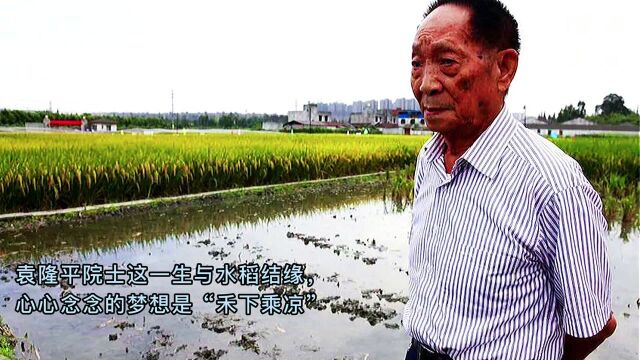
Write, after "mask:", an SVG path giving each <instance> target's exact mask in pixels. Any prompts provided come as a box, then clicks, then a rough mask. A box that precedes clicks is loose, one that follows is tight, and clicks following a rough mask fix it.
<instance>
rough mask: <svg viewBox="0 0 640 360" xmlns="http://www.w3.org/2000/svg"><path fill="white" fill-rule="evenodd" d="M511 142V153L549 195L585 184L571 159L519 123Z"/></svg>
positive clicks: (579, 170) (580, 168)
mask: <svg viewBox="0 0 640 360" xmlns="http://www.w3.org/2000/svg"><path fill="white" fill-rule="evenodd" d="M512 140H513V141H512V142H511V149H512V151H513V152H514V153H515V154H516V155H517V156H519V157H520V158H521V159H522V160H523V161H525V162H526V163H527V164H528V165H529V166H528V168H529V169H530V170H531V171H532V174H531V175H532V179H533V178H537V180H538V181H541V182H542V183H543V184H544V185H546V186H548V187H549V188H550V189H549V190H551V191H552V192H559V191H562V190H565V189H568V188H571V187H574V186H578V185H585V183H586V184H588V181H587V179H586V178H585V176H584V174H583V172H582V167H580V164H578V162H577V161H576V160H575V159H574V158H572V157H571V156H569V155H568V154H566V153H565V152H564V151H562V150H561V149H560V148H559V147H558V146H557V145H555V144H554V143H552V142H551V141H549V140H547V139H545V138H544V137H542V136H540V135H538V134H537V133H535V132H534V131H532V130H529V129H527V128H525V127H524V126H523V125H522V124H520V126H518V127H517V129H516V131H515V134H514V136H513V139H512Z"/></svg>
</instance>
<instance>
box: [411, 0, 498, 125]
mask: <svg viewBox="0 0 640 360" xmlns="http://www.w3.org/2000/svg"><path fill="white" fill-rule="evenodd" d="M470 15H471V13H470V10H468V9H466V8H464V7H460V6H456V5H443V6H440V7H438V8H436V9H435V10H434V11H433V12H432V13H430V14H429V16H427V17H426V18H425V19H424V20H423V22H422V24H420V27H419V28H418V31H417V33H416V36H415V39H414V42H413V54H412V60H411V64H412V70H411V88H412V90H413V94H414V95H415V97H416V99H417V100H418V103H419V104H420V108H421V109H422V112H423V113H424V117H425V120H426V123H427V126H428V128H429V129H430V130H432V131H437V132H440V133H443V135H455V136H463V135H464V134H465V133H466V132H467V131H471V129H473V128H477V127H481V126H482V124H483V123H485V122H486V121H487V119H488V118H489V117H491V116H493V115H495V114H492V113H491V111H493V109H495V108H496V104H498V105H497V106H498V108H497V109H498V110H500V108H499V104H501V102H502V95H501V94H500V93H499V92H498V90H497V76H498V75H497V73H496V70H495V67H494V66H493V64H495V63H494V62H493V61H494V59H495V54H496V51H495V50H494V51H491V50H488V49H485V48H484V47H483V46H482V45H480V44H477V43H476V42H475V41H474V40H473V39H472V38H471V25H470V21H469V20H470Z"/></svg>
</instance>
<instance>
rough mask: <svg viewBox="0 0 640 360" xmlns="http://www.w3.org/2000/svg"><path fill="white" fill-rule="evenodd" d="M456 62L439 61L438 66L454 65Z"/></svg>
mask: <svg viewBox="0 0 640 360" xmlns="http://www.w3.org/2000/svg"><path fill="white" fill-rule="evenodd" d="M455 63H456V62H455V60H453V59H442V60H440V65H444V66H451V65H454V64H455Z"/></svg>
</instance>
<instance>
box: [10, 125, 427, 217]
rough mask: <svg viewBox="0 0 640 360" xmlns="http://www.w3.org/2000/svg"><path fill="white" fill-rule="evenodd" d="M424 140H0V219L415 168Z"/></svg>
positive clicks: (100, 137)
mask: <svg viewBox="0 0 640 360" xmlns="http://www.w3.org/2000/svg"><path fill="white" fill-rule="evenodd" d="M425 141H426V138H425V137H406V136H356V135H342V134H324V135H318V134H293V135H292V134H242V135H238V134H207V135H200V134H184V135H182V134H180V135H176V134H162V135H160V134H156V135H153V136H143V135H133V134H19V133H13V134H0V212H12V211H31V210H44V209H56V208H66V207H73V206H82V205H88V204H100V203H110V202H118V201H127V200H135V199H143V198H154V197H160V196H173V195H182V194H189V193H197V192H203V191H212V190H222V189H229V188H237V187H244V186H253V185H267V184H277V183H284V182H293V181H300V180H313V179H324V178H332V177H339V176H346V175H358V174H363V173H371V172H378V171H384V170H387V169H398V168H402V167H404V166H406V165H408V164H410V163H413V162H415V158H416V155H417V151H418V150H419V148H420V146H421V145H422V144H423V143H424V142H425Z"/></svg>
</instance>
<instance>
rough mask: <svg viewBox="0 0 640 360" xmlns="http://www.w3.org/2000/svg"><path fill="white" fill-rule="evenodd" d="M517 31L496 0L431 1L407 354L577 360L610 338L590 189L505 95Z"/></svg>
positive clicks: (415, 68)
mask: <svg viewBox="0 0 640 360" xmlns="http://www.w3.org/2000/svg"><path fill="white" fill-rule="evenodd" d="M519 48H520V40H519V35H518V24H517V22H516V21H515V19H514V18H513V16H512V15H511V14H510V13H509V11H508V10H507V9H506V8H505V7H504V5H502V4H501V3H500V2H499V1H497V0H478V1H473V0H467V1H455V0H438V1H436V2H435V3H434V4H432V5H431V6H430V7H429V9H428V11H427V12H426V14H425V18H424V20H423V22H422V24H420V26H419V28H418V30H417V34H416V36H415V40H414V42H413V55H412V61H411V63H412V73H411V86H412V89H413V93H414V95H415V97H416V99H417V100H418V102H419V104H420V107H421V109H422V111H423V112H424V116H425V119H426V122H427V125H428V127H429V129H431V130H432V131H434V132H435V134H434V136H433V137H432V138H431V139H430V140H429V141H428V142H427V143H426V144H425V145H424V147H423V148H422V149H421V151H420V154H419V156H418V160H417V165H416V173H415V189H414V207H413V217H412V225H411V233H410V238H409V301H408V303H407V304H406V306H405V310H404V314H403V326H404V327H405V329H406V331H407V333H408V334H409V336H411V338H412V344H411V347H410V348H409V350H408V351H407V354H406V358H407V359H422V360H424V359H449V358H453V359H583V358H585V357H586V356H587V355H588V354H589V353H590V352H592V351H593V350H594V349H595V348H596V347H598V346H599V345H600V344H601V343H602V342H603V341H604V340H605V339H606V338H607V337H608V336H610V335H611V334H612V333H613V331H614V330H615V326H616V322H615V319H614V317H613V315H612V312H611V301H610V284H609V282H610V272H609V266H608V259H607V249H606V244H605V238H606V232H607V224H606V220H605V219H604V217H603V216H602V213H601V209H602V204H601V201H600V198H599V196H598V194H597V193H596V192H595V191H594V189H593V187H592V186H591V185H590V184H589V182H588V181H587V179H586V178H585V177H584V175H583V174H582V170H581V168H580V166H579V165H578V163H577V162H576V161H575V160H573V159H572V158H570V157H569V156H567V155H566V154H564V153H563V152H562V151H561V150H559V149H558V148H557V147H556V146H554V145H553V144H552V143H550V142H549V141H547V140H545V139H543V138H542V137H540V136H538V135H536V134H535V133H533V132H531V131H528V130H527V129H525V128H524V127H523V126H522V125H521V124H520V123H519V122H517V121H516V120H515V119H514V118H513V117H512V116H511V115H510V114H509V112H508V110H507V108H506V106H505V104H504V99H505V96H506V94H507V91H508V89H509V86H510V84H511V81H512V80H513V78H514V75H515V73H516V69H517V66H518V56H519V53H518V52H519Z"/></svg>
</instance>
